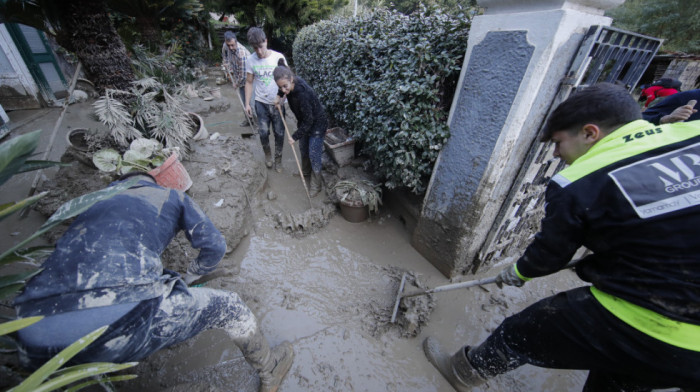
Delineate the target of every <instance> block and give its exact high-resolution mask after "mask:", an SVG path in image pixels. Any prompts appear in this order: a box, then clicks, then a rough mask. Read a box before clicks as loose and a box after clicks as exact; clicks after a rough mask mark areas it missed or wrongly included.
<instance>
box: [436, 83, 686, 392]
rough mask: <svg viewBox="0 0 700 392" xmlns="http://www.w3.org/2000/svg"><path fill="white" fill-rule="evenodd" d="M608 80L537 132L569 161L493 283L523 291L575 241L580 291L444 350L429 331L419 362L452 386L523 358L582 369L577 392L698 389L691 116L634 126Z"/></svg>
mask: <svg viewBox="0 0 700 392" xmlns="http://www.w3.org/2000/svg"><path fill="white" fill-rule="evenodd" d="M640 118H641V114H640V112H639V107H638V106H637V105H636V103H635V101H634V99H633V98H632V97H630V95H629V94H628V93H627V91H626V90H625V89H624V88H622V87H620V86H615V85H612V84H609V83H602V84H598V85H594V86H592V87H589V88H587V89H584V90H582V91H580V92H577V93H576V94H574V95H573V96H571V97H570V98H569V99H567V100H566V101H564V102H563V103H562V104H561V105H559V107H557V109H556V110H555V111H554V112H553V113H552V116H551V117H550V119H549V120H548V122H547V125H546V126H545V129H544V134H543V135H542V140H543V141H547V140H551V141H553V142H554V143H555V150H554V156H555V157H559V158H561V159H563V160H564V161H565V162H566V163H568V164H569V165H570V166H569V167H567V168H565V169H564V170H562V171H561V172H559V173H558V174H557V175H555V176H554V177H553V178H552V180H551V182H550V183H549V185H548V187H547V193H546V200H547V204H546V206H545V217H544V219H543V220H542V226H541V230H540V232H539V233H538V234H537V235H536V236H535V239H534V241H533V242H532V243H531V244H530V245H529V246H528V248H527V249H526V250H525V253H524V255H523V256H522V257H521V258H520V259H519V260H518V261H517V262H516V263H515V264H513V265H510V266H508V267H506V268H505V269H504V270H503V271H502V272H501V273H500V274H499V276H498V279H497V281H498V282H500V283H502V284H503V283H505V284H507V285H512V286H517V287H520V286H522V285H523V284H524V283H525V282H526V281H528V280H530V279H532V278H537V277H540V276H545V275H549V274H552V273H555V272H557V271H559V270H561V269H563V268H565V266H566V264H567V263H568V262H569V260H571V258H572V257H573V256H574V253H575V252H576V250H577V249H578V248H579V247H580V246H585V247H586V248H588V249H590V250H591V251H593V252H594V253H593V254H592V255H590V256H588V257H586V258H584V259H583V260H582V261H581V262H580V263H579V264H578V265H577V266H576V272H577V274H578V275H579V277H580V278H581V279H583V280H585V281H587V282H591V283H592V286H584V287H580V288H577V289H573V290H570V291H566V292H562V293H559V294H556V295H554V296H552V297H549V298H545V299H543V300H540V301H539V302H536V303H535V304H533V305H531V306H530V307H528V308H526V309H525V310H523V311H522V312H520V313H518V314H515V315H513V316H511V317H508V318H506V319H505V320H504V321H503V323H502V324H501V325H500V326H499V327H498V328H497V329H496V330H495V331H494V332H493V333H492V334H491V336H489V337H488V338H487V339H486V341H484V342H483V343H481V344H480V345H478V346H473V347H470V346H464V347H462V348H460V349H459V350H457V352H456V353H455V354H454V355H452V356H451V357H450V356H449V355H447V354H446V353H445V352H444V351H443V350H442V349H441V348H440V347H439V345H438V343H437V340H436V339H435V338H432V337H429V338H427V339H426V340H425V341H424V343H423V348H424V350H425V355H426V356H427V357H428V360H429V361H430V362H431V363H432V364H433V365H434V366H435V367H436V368H437V369H438V370H439V371H440V373H442V375H443V376H444V377H445V378H446V379H447V380H448V381H449V382H450V384H451V385H452V386H453V387H454V388H455V389H457V390H459V391H464V390H470V389H471V387H473V386H476V385H479V384H482V383H484V382H485V381H486V379H487V378H490V377H494V376H496V375H498V374H503V373H505V372H508V371H509V370H512V369H515V368H517V367H519V366H521V365H523V364H526V363H528V364H532V365H535V366H541V367H548V368H557V369H587V370H589V371H590V372H589V374H588V379H587V380H586V384H585V386H584V387H583V390H584V391H642V390H644V391H648V390H650V389H651V388H670V387H680V388H697V386H698V385H700V241H699V240H698V233H699V229H698V228H700V181H698V179H699V178H698V176H700V121H693V122H687V123H675V124H667V125H661V126H656V125H654V124H651V123H649V122H646V121H644V120H640Z"/></svg>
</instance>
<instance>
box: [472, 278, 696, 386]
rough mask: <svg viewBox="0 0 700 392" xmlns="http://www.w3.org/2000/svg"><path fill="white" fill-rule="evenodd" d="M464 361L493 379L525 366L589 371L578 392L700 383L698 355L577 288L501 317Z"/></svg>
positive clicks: (588, 291)
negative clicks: (658, 336)
mask: <svg viewBox="0 0 700 392" xmlns="http://www.w3.org/2000/svg"><path fill="white" fill-rule="evenodd" d="M468 355H469V361H470V363H471V364H472V365H473V366H474V367H475V368H476V369H477V370H478V371H479V373H481V374H482V375H483V376H484V377H493V376H495V375H498V374H502V373H505V372H507V371H509V370H512V369H515V368H517V367H519V366H521V365H524V364H526V363H528V364H531V365H535V366H540V367H546V368H555V369H587V370H590V372H589V375H588V379H587V380H586V385H585V386H584V389H583V390H584V391H596V392H597V391H648V390H650V389H651V388H671V387H681V388H690V387H693V388H695V387H697V386H698V385H700V352H695V351H691V350H686V349H682V348H679V347H676V346H672V345H669V344H666V343H664V342H662V341H660V340H657V339H654V338H652V337H650V336H648V335H646V334H644V333H642V332H639V331H638V330H636V329H634V328H632V327H630V326H629V325H627V324H625V323H624V322H622V321H620V320H619V319H618V318H617V317H615V316H614V315H613V314H612V313H610V312H609V311H608V310H607V309H605V308H604V307H603V306H602V305H600V303H599V302H598V301H597V300H596V299H595V298H594V297H593V295H592V294H591V292H590V289H589V288H588V287H580V288H577V289H574V290H571V291H566V292H563V293H559V294H557V295H554V296H552V297H548V298H545V299H543V300H541V301H539V302H537V303H535V304H533V305H531V306H530V307H528V308H526V309H525V310H523V311H522V312H520V313H518V314H515V315H513V316H511V317H508V318H506V319H505V320H504V321H503V323H502V324H501V325H500V326H499V327H498V328H497V329H496V330H495V331H494V332H493V333H492V334H491V336H489V337H488V338H487V339H486V341H484V343H482V344H481V345H480V346H478V347H474V348H472V349H471V350H469V354H468Z"/></svg>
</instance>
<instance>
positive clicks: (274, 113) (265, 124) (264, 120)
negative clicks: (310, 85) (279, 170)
mask: <svg viewBox="0 0 700 392" xmlns="http://www.w3.org/2000/svg"><path fill="white" fill-rule="evenodd" d="M255 112H256V114H257V115H258V135H260V143H261V144H262V145H263V147H265V146H269V145H270V125H272V132H273V133H274V137H275V156H282V148H283V147H284V124H283V123H282V116H280V113H279V111H278V110H277V108H276V107H275V105H272V104H266V103H262V102H260V101H255ZM282 113H284V109H282Z"/></svg>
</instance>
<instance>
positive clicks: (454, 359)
mask: <svg viewBox="0 0 700 392" xmlns="http://www.w3.org/2000/svg"><path fill="white" fill-rule="evenodd" d="M423 351H424V352H425V356H426V358H428V361H429V362H430V363H431V364H432V365H433V366H435V368H436V369H437V370H438V371H440V374H442V376H443V377H444V378H445V380H447V382H449V383H450V385H452V387H453V388H454V389H455V390H456V391H458V392H466V391H471V389H472V388H473V387H475V386H477V385H481V384H483V383H485V382H486V380H485V379H484V378H483V377H481V375H479V373H477V371H476V369H474V368H473V367H472V365H471V364H470V363H469V360H468V359H467V355H466V349H465V348H464V347H462V348H460V349H459V350H457V352H456V353H455V354H454V355H453V356H450V355H449V354H447V353H445V351H444V350H442V348H441V347H440V343H438V341H437V339H435V338H433V337H428V338H426V339H425V340H424V341H423Z"/></svg>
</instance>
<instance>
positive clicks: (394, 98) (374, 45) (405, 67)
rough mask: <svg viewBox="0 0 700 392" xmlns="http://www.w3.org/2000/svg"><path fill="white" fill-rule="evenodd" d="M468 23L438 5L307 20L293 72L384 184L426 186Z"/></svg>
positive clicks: (296, 43)
mask: <svg viewBox="0 0 700 392" xmlns="http://www.w3.org/2000/svg"><path fill="white" fill-rule="evenodd" d="M470 24H471V19H470V18H469V17H467V16H464V15H458V16H455V15H446V14H444V13H442V12H440V11H438V10H427V11H426V10H423V12H421V13H414V14H412V15H410V16H406V15H403V14H400V13H397V12H392V11H387V10H378V11H374V12H371V13H368V14H364V15H361V16H358V17H357V18H354V19H353V18H336V19H333V20H327V21H322V22H319V23H316V24H314V25H311V26H307V27H305V28H304V29H302V30H301V31H300V32H299V34H298V35H297V38H296V40H295V41H294V47H293V50H294V53H293V54H294V63H295V67H296V72H297V73H298V75H299V76H301V77H302V78H304V79H305V80H307V81H308V82H309V83H310V84H311V85H312V86H313V87H314V89H315V90H316V92H317V93H318V95H319V97H320V99H321V102H323V104H324V106H325V107H326V111H327V112H328V115H329V116H330V118H331V122H332V123H333V124H334V125H336V126H341V127H343V128H345V129H346V130H347V131H348V132H350V134H351V135H352V136H354V137H356V138H357V139H359V140H360V142H361V145H362V148H363V153H365V154H367V155H369V156H370V157H371V162H372V165H373V169H374V171H375V172H376V174H378V175H379V176H381V177H382V178H384V185H385V186H386V187H387V188H389V189H392V188H397V187H408V188H410V189H411V190H412V191H413V192H415V193H421V192H423V191H425V188H426V186H427V183H428V180H429V178H430V174H431V172H432V168H433V164H434V162H435V160H436V159H437V156H438V153H439V152H440V149H441V148H442V146H443V144H444V143H445V141H446V140H447V138H448V137H449V129H448V127H447V116H448V114H449V109H450V105H451V102H452V97H453V95H454V90H455V86H456V84H457V83H456V82H457V79H458V78H459V72H460V69H461V66H462V61H463V59H464V53H465V51H466V48H467V35H468V32H469V27H470Z"/></svg>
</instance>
